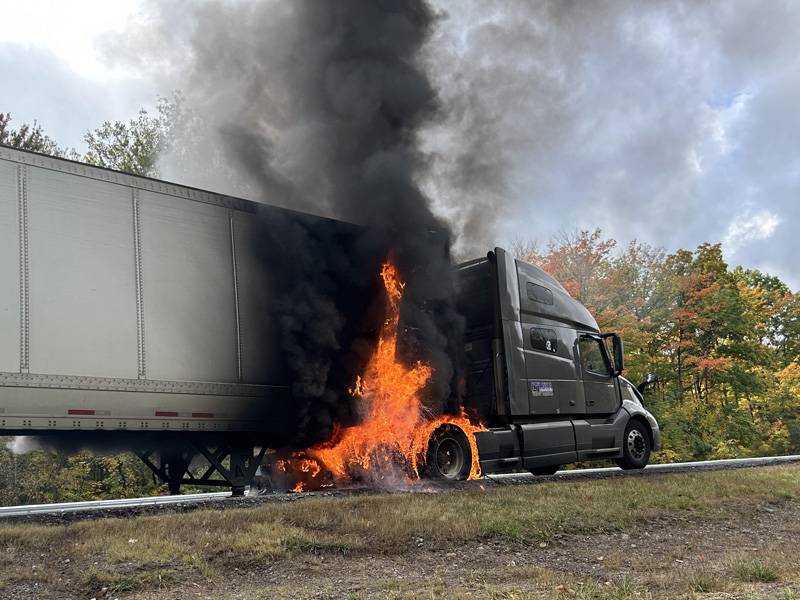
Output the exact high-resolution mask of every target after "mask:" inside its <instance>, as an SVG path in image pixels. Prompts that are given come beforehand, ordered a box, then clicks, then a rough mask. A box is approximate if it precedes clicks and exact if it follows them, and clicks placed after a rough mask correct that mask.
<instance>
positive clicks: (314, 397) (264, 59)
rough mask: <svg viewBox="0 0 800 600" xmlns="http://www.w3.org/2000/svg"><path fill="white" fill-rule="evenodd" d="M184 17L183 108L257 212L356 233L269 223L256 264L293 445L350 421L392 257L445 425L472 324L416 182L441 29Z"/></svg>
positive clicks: (282, 15)
mask: <svg viewBox="0 0 800 600" xmlns="http://www.w3.org/2000/svg"><path fill="white" fill-rule="evenodd" d="M186 17H187V18H188V19H189V21H190V23H191V24H192V27H193V33H192V35H191V37H190V40H191V41H190V48H191V51H190V52H189V54H190V56H191V59H190V61H189V62H190V73H191V76H190V77H189V81H190V89H189V90H188V95H189V97H190V98H206V99H207V100H206V104H205V107H206V110H210V112H211V113H213V114H214V115H215V119H216V120H217V125H218V131H219V134H220V138H221V140H222V141H223V145H224V150H225V152H226V153H227V154H228V155H229V156H230V157H232V158H233V159H234V160H235V162H236V163H237V167H238V168H239V170H241V171H243V172H245V173H246V174H247V176H248V179H249V180H250V182H251V184H252V185H254V187H255V195H256V197H257V198H258V199H260V200H263V201H265V202H268V203H270V204H275V205H279V206H282V207H286V208H290V209H293V210H297V211H302V212H308V213H315V214H322V215H326V216H330V217H335V218H336V219H341V220H343V221H348V222H352V223H356V224H357V225H358V226H359V228H358V229H352V228H351V229H350V230H347V227H346V226H341V227H337V226H332V225H326V224H324V223H319V222H317V221H315V220H314V219H308V218H305V217H301V216H293V215H289V214H280V215H279V214H273V212H270V211H265V216H264V219H263V226H262V227H261V232H260V235H259V237H258V249H257V251H258V252H259V254H260V255H261V256H262V257H263V262H264V265H265V267H266V268H267V269H268V270H269V271H270V273H271V276H272V279H273V281H275V282H277V283H276V285H275V289H277V290H280V293H279V294H276V297H275V304H274V305H273V313H272V314H273V320H274V322H275V323H277V324H278V328H279V337H280V344H281V347H282V349H283V351H284V356H285V358H286V361H287V364H288V368H289V370H290V373H291V381H292V391H293V395H294V399H295V408H296V414H297V418H298V423H299V427H298V431H299V432H300V435H299V438H298V439H296V440H295V442H296V443H298V444H304V443H309V442H313V441H319V439H323V438H325V437H326V436H327V435H329V433H330V428H331V426H332V424H333V423H334V422H336V421H342V420H345V421H346V420H347V418H348V415H350V416H351V417H355V416H357V415H354V414H353V407H352V406H351V402H350V400H349V396H348V394H347V391H346V388H347V386H348V385H352V383H353V381H354V379H355V375H356V373H357V372H358V371H359V369H360V368H361V367H363V364H364V362H365V359H366V356H367V355H368V353H369V351H370V350H371V344H370V341H372V342H374V338H373V339H372V340H370V334H372V335H373V336H374V333H375V331H376V330H377V327H378V326H379V323H380V308H381V303H382V300H381V298H380V293H379V290H378V289H376V287H375V285H376V283H378V272H379V267H380V263H381V262H382V261H383V260H385V259H386V258H387V257H389V256H391V257H392V259H393V260H394V261H395V263H396V264H397V266H398V268H399V271H400V274H401V277H402V278H403V279H404V280H405V281H406V289H405V299H404V303H403V313H402V323H403V335H402V343H403V350H404V354H405V356H406V358H407V359H408V360H409V361H411V360H424V361H428V362H430V363H431V364H432V366H433V368H434V373H435V374H434V379H433V382H432V384H431V386H430V387H429V389H428V390H427V405H428V407H429V408H430V409H431V410H432V411H433V412H441V411H443V410H445V409H446V408H447V405H448V401H449V400H450V399H451V395H452V394H451V390H452V382H453V379H454V374H455V360H454V357H456V356H457V349H458V348H459V347H460V345H461V344H460V336H461V331H462V329H463V325H462V320H461V318H460V317H459V316H458V314H457V312H456V310H455V302H454V293H453V276H452V273H451V260H450V255H449V246H450V238H451V234H450V231H449V229H448V227H447V225H446V224H445V223H444V222H442V221H441V220H440V219H438V218H437V217H436V216H434V214H433V212H432V211H431V207H430V205H431V202H430V199H429V198H428V197H426V195H425V194H424V193H423V191H422V190H421V188H420V185H419V183H418V176H419V174H420V173H421V172H422V171H424V169H425V166H426V160H427V157H426V156H425V155H424V154H423V153H422V152H421V151H420V149H419V132H420V129H421V128H422V127H424V126H425V125H426V124H428V123H430V122H431V121H432V120H435V119H436V118H437V117H438V115H439V113H440V106H439V103H438V98H437V94H436V92H435V91H434V89H433V87H432V85H431V82H430V80H429V78H428V76H427V74H426V70H425V68H424V66H423V65H422V63H421V58H422V57H421V51H422V48H423V46H424V45H425V43H426V41H427V40H428V38H429V36H430V35H431V32H432V30H433V28H434V26H435V24H436V22H437V15H436V14H435V13H434V11H433V10H432V9H431V7H430V6H429V5H428V3H427V2H424V1H421V0H377V1H376V0H341V1H337V2H315V1H312V0H300V1H297V2H292V3H289V4H288V5H286V4H284V5H282V6H278V5H276V4H275V3H263V4H257V5H249V4H247V5H245V4H238V3H235V4H231V3H228V2H221V1H220V2H208V3H203V4H201V5H198V7H197V8H194V9H190V10H189V12H188V14H187V15H186ZM210 107H213V109H211V108H210ZM223 107H224V110H223ZM201 112H202V110H201Z"/></svg>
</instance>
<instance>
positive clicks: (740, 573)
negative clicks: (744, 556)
mask: <svg viewBox="0 0 800 600" xmlns="http://www.w3.org/2000/svg"><path fill="white" fill-rule="evenodd" d="M731 571H732V572H733V575H734V576H735V577H736V579H738V580H739V581H744V582H749V583H772V582H773V581H778V570H777V568H776V566H775V565H773V564H770V563H769V562H765V561H763V560H759V559H752V560H739V561H737V562H735V563H733V565H732V566H731Z"/></svg>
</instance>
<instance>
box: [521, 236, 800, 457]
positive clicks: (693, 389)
mask: <svg viewBox="0 0 800 600" xmlns="http://www.w3.org/2000/svg"><path fill="white" fill-rule="evenodd" d="M515 252H516V253H517V255H518V256H520V257H521V258H523V259H526V260H531V261H533V262H535V263H538V264H539V265H540V266H541V267H542V268H544V269H545V270H546V271H548V272H549V273H551V274H552V275H554V276H555V277H556V278H557V279H559V280H560V281H561V282H562V283H563V284H564V286H565V287H566V288H567V290H568V291H569V292H570V293H571V294H572V295H573V296H574V297H576V298H577V299H578V300H580V301H581V302H583V303H584V304H585V305H586V306H587V307H588V308H589V309H590V310H591V311H592V313H593V314H594V315H595V317H596V318H597V320H598V323H599V324H600V326H601V328H603V329H604V330H608V331H617V332H619V333H620V334H621V335H622V336H623V337H624V338H625V343H626V346H625V347H626V354H627V357H626V358H627V376H628V377H629V378H630V379H632V380H634V382H638V381H640V380H642V379H643V378H644V376H645V374H646V373H648V372H655V373H657V374H658V375H659V379H660V383H659V385H658V387H657V388H656V390H654V392H652V393H650V394H649V398H648V402H649V403H650V408H651V409H652V410H653V411H654V412H655V414H656V416H657V417H658V418H659V420H660V422H661V425H662V427H663V431H664V446H665V450H664V452H662V453H661V454H660V455H658V457H657V458H658V459H660V460H662V461H671V460H690V459H698V460H700V459H708V458H728V457H735V456H752V455H762V454H775V453H785V452H800V352H799V350H800V341H799V340H798V338H799V336H798V333H800V331H798V329H799V325H798V323H800V310H799V308H800V298H798V295H797V294H794V293H792V291H791V290H790V289H789V288H788V287H787V286H786V285H785V284H784V283H783V282H782V281H780V279H779V278H777V277H774V276H770V275H767V274H764V273H761V272H759V271H756V270H745V269H742V268H741V267H737V268H734V269H729V267H728V265H727V264H726V263H725V261H724V259H723V256H722V249H721V247H720V245H719V244H701V245H700V246H699V247H698V248H697V249H696V250H694V251H689V250H678V251H677V252H674V253H672V254H666V253H665V252H664V251H663V250H659V249H655V248H651V247H649V246H647V245H643V244H638V243H632V244H630V245H629V246H628V247H627V248H625V249H623V250H618V248H617V244H616V242H615V241H614V240H612V239H607V238H604V237H603V235H602V232H600V231H599V230H595V231H593V232H588V231H581V232H578V233H574V234H571V235H567V236H561V237H560V238H557V239H555V240H553V241H552V242H551V243H550V244H549V245H548V246H547V249H546V250H545V251H543V252H542V251H538V249H537V247H536V245H534V244H527V245H523V244H517V246H516V248H515Z"/></svg>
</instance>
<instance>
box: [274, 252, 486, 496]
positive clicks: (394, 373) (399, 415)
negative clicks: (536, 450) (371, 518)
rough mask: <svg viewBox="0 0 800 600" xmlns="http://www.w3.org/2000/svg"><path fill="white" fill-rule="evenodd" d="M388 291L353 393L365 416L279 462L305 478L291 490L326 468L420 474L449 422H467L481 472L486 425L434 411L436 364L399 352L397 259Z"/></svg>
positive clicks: (386, 280) (473, 471)
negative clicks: (430, 389)
mask: <svg viewBox="0 0 800 600" xmlns="http://www.w3.org/2000/svg"><path fill="white" fill-rule="evenodd" d="M381 278H382V280H383V286H384V290H385V292H386V315H385V319H384V322H383V326H382V328H381V332H380V336H379V339H378V343H377V346H376V348H375V351H374V353H373V354H372V356H371V357H370V359H369V362H368V364H367V366H366V368H365V370H364V373H363V374H362V375H359V376H358V377H357V379H356V382H355V385H354V387H353V388H352V389H351V390H350V394H351V395H352V396H353V397H354V399H355V400H356V403H357V405H358V408H359V409H360V412H361V417H362V421H361V422H360V423H358V424H357V425H354V426H352V427H346V428H340V427H337V428H336V429H335V430H334V434H333V436H332V438H331V440H330V441H328V442H324V443H322V444H319V445H317V446H314V447H312V448H309V449H307V450H305V451H302V452H297V453H295V454H294V456H293V457H292V458H291V459H287V460H284V461H281V464H279V465H278V468H279V469H280V470H281V471H283V472H286V471H287V470H291V471H293V472H294V474H295V475H297V476H298V478H299V479H300V480H301V481H299V482H297V483H296V484H295V485H294V487H293V488H292V489H291V491H295V492H299V491H304V490H305V489H306V488H307V484H308V483H311V482H315V483H319V481H320V480H318V479H316V478H317V477H318V476H319V475H320V474H321V473H326V474H329V475H330V476H332V477H333V479H334V480H335V481H337V482H349V481H352V479H353V477H354V475H355V474H359V473H364V472H366V473H378V474H380V473H383V472H384V471H394V470H395V468H396V467H398V466H399V467H402V468H403V469H404V470H405V473H406V478H407V479H408V480H417V479H419V478H420V472H421V469H422V466H423V465H422V463H421V462H420V459H421V458H422V457H424V456H425V454H426V452H427V449H428V443H429V441H430V439H431V436H432V435H433V434H434V432H436V430H437V429H439V428H440V427H442V426H444V425H448V424H449V425H454V426H456V427H459V428H461V429H462V430H463V431H464V433H465V435H466V437H467V439H468V441H469V444H470V448H471V450H472V464H471V465H470V473H469V478H470V479H476V478H477V477H478V476H479V474H480V465H479V462H478V447H477V443H476V442H475V437H474V433H475V432H477V431H484V430H485V428H484V427H483V426H482V425H481V424H475V423H473V422H472V421H471V420H470V419H469V417H468V416H467V415H466V413H465V412H464V411H463V409H462V410H461V413H460V414H459V415H441V416H433V415H431V414H430V413H429V411H427V410H426V409H425V407H424V405H423V403H422V398H421V392H422V389H423V388H424V387H425V385H426V384H427V383H428V382H429V381H430V378H431V376H432V374H433V369H432V367H431V366H430V365H428V364H425V363H423V362H421V361H417V362H416V363H414V364H412V365H411V366H407V365H405V364H404V363H403V362H402V361H401V360H400V359H399V358H398V356H397V341H398V324H399V321H400V305H401V302H402V298H403V288H404V283H403V282H402V281H400V278H399V276H398V273H397V269H396V267H395V266H394V264H392V263H391V262H387V263H384V265H383V268H382V269H381Z"/></svg>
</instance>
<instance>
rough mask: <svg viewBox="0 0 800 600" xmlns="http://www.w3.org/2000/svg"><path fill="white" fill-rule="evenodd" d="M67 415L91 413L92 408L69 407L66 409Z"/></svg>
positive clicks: (92, 412) (92, 411)
mask: <svg viewBox="0 0 800 600" xmlns="http://www.w3.org/2000/svg"><path fill="white" fill-rule="evenodd" d="M67 414H68V415H93V414H94V410H92V409H89V408H70V409H69V410H68V411H67Z"/></svg>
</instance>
